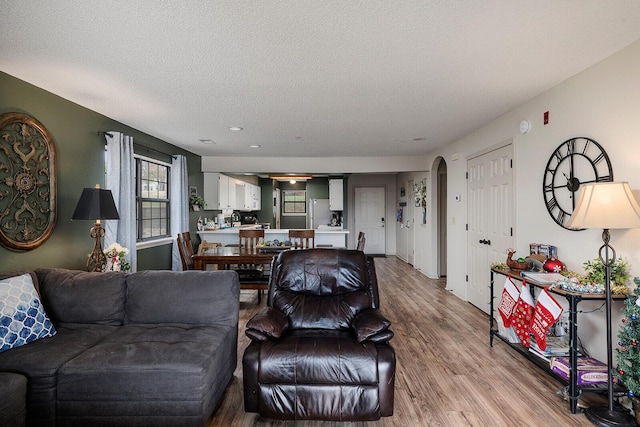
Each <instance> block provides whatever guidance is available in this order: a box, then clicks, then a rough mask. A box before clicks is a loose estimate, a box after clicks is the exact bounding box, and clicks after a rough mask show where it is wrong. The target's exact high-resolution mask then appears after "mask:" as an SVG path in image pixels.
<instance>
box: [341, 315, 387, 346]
mask: <svg viewBox="0 0 640 427" xmlns="http://www.w3.org/2000/svg"><path fill="white" fill-rule="evenodd" d="M389 326H391V322H389V320H388V319H387V318H386V317H384V315H383V314H382V312H380V310H378V309H376V308H369V309H367V310H364V311H361V312H360V313H358V314H357V315H356V316H355V317H354V318H353V321H352V323H351V327H352V328H353V331H354V332H355V334H356V338H357V339H358V342H363V341H367V340H369V341H373V342H386V341H389V340H390V339H391V338H392V337H393V332H392V331H391V330H389Z"/></svg>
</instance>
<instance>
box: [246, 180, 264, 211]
mask: <svg viewBox="0 0 640 427" xmlns="http://www.w3.org/2000/svg"><path fill="white" fill-rule="evenodd" d="M247 185H248V186H249V200H248V201H249V203H248V207H249V210H251V211H259V210H260V209H262V202H261V198H262V189H261V188H260V186H258V185H254V184H247Z"/></svg>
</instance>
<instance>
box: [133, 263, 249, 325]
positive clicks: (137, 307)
mask: <svg viewBox="0 0 640 427" xmlns="http://www.w3.org/2000/svg"><path fill="white" fill-rule="evenodd" d="M239 289H240V284H239V282H238V275H237V274H236V273H235V272H234V271H181V272H176V271H143V272H138V273H134V274H131V275H129V276H128V277H127V305H126V309H127V316H126V323H188V324H214V323H220V324H228V325H230V324H237V323H238V315H239V313H238V310H230V307H237V306H238V295H239V292H240V291H239Z"/></svg>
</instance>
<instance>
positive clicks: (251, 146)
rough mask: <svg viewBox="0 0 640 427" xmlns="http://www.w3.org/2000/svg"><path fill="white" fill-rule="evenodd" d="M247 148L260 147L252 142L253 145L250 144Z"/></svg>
mask: <svg viewBox="0 0 640 427" xmlns="http://www.w3.org/2000/svg"><path fill="white" fill-rule="evenodd" d="M249 148H260V146H259V145H258V144H253V145H250V146H249Z"/></svg>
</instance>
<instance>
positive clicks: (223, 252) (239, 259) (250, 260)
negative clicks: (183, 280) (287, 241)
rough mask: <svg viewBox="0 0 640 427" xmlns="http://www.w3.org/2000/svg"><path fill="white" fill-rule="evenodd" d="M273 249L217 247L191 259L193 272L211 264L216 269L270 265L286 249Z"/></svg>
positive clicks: (204, 268)
mask: <svg viewBox="0 0 640 427" xmlns="http://www.w3.org/2000/svg"><path fill="white" fill-rule="evenodd" d="M274 249H275V248H274ZM274 249H268V250H265V249H261V248H255V247H254V248H240V247H237V246H219V247H212V248H205V249H203V250H202V251H198V253H197V254H195V255H193V256H192V257H191V259H192V260H193V267H194V269H195V270H206V269H207V265H211V264H213V265H217V266H218V269H224V268H225V266H227V265H236V264H271V260H272V259H273V257H274V256H276V255H278V254H279V253H280V252H281V251H282V250H285V249H287V248H282V249H280V250H277V249H275V250H274Z"/></svg>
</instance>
